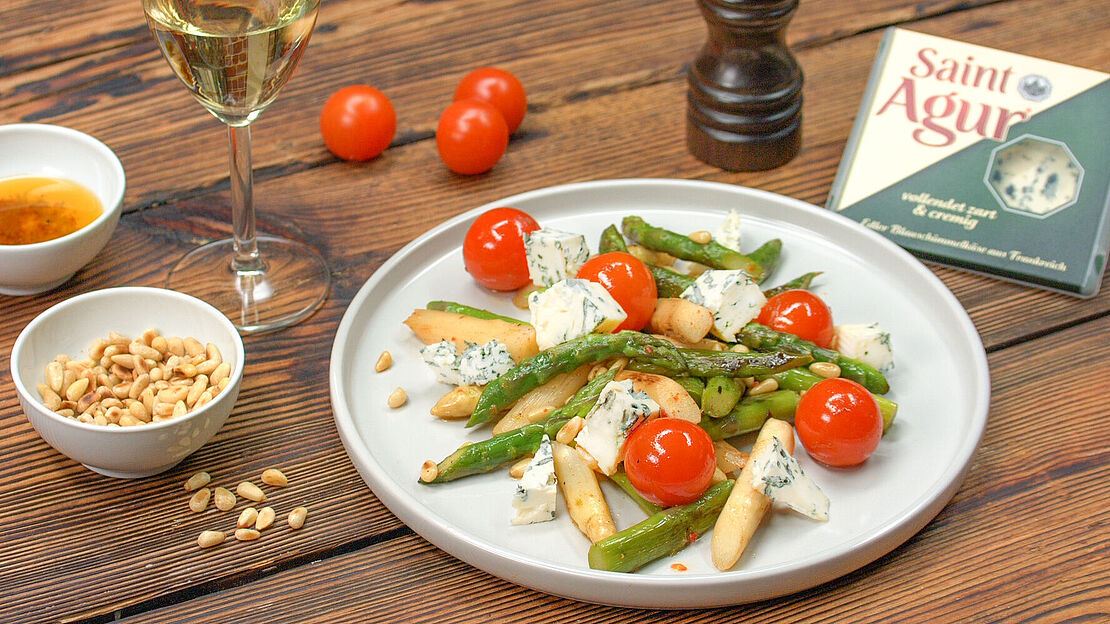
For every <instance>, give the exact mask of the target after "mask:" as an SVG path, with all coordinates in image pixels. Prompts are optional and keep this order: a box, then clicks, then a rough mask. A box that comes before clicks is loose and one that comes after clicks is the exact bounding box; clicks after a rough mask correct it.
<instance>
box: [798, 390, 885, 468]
mask: <svg viewBox="0 0 1110 624" xmlns="http://www.w3.org/2000/svg"><path fill="white" fill-rule="evenodd" d="M794 428H795V429H796V430H797V431H798V439H799V440H801V441H802V445H803V446H805V447H806V451H807V452H809V455H810V456H811V457H813V459H816V460H817V461H819V462H821V463H822V464H828V465H829V466H855V465H856V464H859V463H862V462H863V461H864V460H866V459H867V458H868V457H870V456H871V453H872V452H873V451H874V450H875V448H876V447H877V446H879V440H880V439H881V438H882V437H883V416H882V414H881V413H880V412H879V404H878V403H876V402H875V397H873V396H871V393H870V392H868V391H867V389H866V388H864V387H863V386H861V385H860V384H858V383H856V382H854V381H852V380H851V379H844V378H843V377H838V378H835V379H826V380H824V381H819V382H817V383H816V384H814V385H813V387H811V388H810V389H809V390H806V392H805V394H803V395H802V398H801V399H799V400H798V409H797V411H796V412H795V413H794Z"/></svg>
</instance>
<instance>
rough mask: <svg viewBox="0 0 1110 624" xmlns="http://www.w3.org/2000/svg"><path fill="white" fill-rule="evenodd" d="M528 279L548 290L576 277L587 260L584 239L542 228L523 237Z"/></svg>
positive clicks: (587, 253) (588, 251)
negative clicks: (551, 286) (559, 282)
mask: <svg viewBox="0 0 1110 624" xmlns="http://www.w3.org/2000/svg"><path fill="white" fill-rule="evenodd" d="M524 252H525V254H526V255H527V257H528V275H529V276H530V277H531V278H532V283H533V284H535V285H536V286H550V285H552V284H554V283H555V282H558V281H562V280H565V279H567V278H568V277H574V276H575V275H577V274H578V269H580V268H582V265H583V264H585V263H586V260H588V259H589V258H590V250H589V248H588V247H586V237H585V236H583V235H581V234H573V233H571V232H564V231H562V230H554V229H551V228H541V229H538V230H536V231H534V232H531V233H529V234H525V235H524Z"/></svg>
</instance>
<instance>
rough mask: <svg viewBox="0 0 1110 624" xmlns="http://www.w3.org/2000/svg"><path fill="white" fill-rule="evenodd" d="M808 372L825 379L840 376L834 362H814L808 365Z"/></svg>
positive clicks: (838, 368) (838, 367)
mask: <svg viewBox="0 0 1110 624" xmlns="http://www.w3.org/2000/svg"><path fill="white" fill-rule="evenodd" d="M809 371H810V372H811V373H813V374H814V375H817V376H818V377H824V378H825V379H833V378H836V377H839V376H840V366H838V365H837V364H836V363H834V362H814V363H812V364H810V365H809Z"/></svg>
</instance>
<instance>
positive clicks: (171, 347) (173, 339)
mask: <svg viewBox="0 0 1110 624" xmlns="http://www.w3.org/2000/svg"><path fill="white" fill-rule="evenodd" d="M166 351H167V352H169V353H172V354H174V355H179V356H180V355H185V341H183V340H182V339H181V338H179V337H177V336H170V337H169V338H166Z"/></svg>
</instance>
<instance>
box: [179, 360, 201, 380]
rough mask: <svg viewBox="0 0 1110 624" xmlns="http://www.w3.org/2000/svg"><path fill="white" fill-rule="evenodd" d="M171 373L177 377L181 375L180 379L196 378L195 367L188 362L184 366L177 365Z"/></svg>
mask: <svg viewBox="0 0 1110 624" xmlns="http://www.w3.org/2000/svg"><path fill="white" fill-rule="evenodd" d="M173 372H175V373H177V374H178V375H181V376H182V377H196V376H197V367H196V366H193V365H192V364H189V363H188V362H186V363H185V364H179V365H177V366H176V367H175V368H174V369H173Z"/></svg>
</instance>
